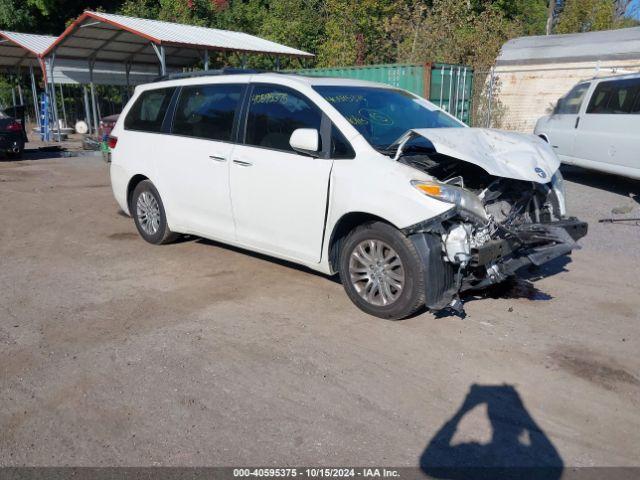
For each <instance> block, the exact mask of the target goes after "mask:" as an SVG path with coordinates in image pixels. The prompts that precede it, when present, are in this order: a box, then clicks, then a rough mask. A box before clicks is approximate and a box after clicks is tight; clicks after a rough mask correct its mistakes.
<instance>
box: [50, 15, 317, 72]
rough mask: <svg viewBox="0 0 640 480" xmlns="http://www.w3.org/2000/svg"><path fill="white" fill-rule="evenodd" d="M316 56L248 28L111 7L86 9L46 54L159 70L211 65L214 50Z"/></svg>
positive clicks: (277, 55)
mask: <svg viewBox="0 0 640 480" xmlns="http://www.w3.org/2000/svg"><path fill="white" fill-rule="evenodd" d="M214 50H215V51H227V52H238V53H242V54H262V55H272V56H275V57H276V58H278V57H283V56H286V57H298V58H304V57H312V56H313V55H312V54H310V53H307V52H303V51H302V50H297V49H295V48H291V47H287V46H285V45H280V44H279V43H275V42H272V41H269V40H265V39H263V38H259V37H256V36H253V35H249V34H246V33H242V32H232V31H229V30H218V29H215V28H206V27H199V26H194V25H183V24H179V23H171V22H162V21H159V20H149V19H144V18H133V17H126V16H123V15H114V14H110V13H101V12H90V11H86V12H84V13H83V14H82V15H80V17H78V19H77V20H75V21H74V22H73V23H72V24H71V25H69V27H68V28H67V29H66V30H65V31H64V32H63V33H62V35H60V36H59V37H58V39H57V40H56V41H55V42H54V43H53V44H52V45H51V46H50V47H49V48H48V49H47V51H46V52H45V55H46V56H52V55H55V56H56V57H57V58H76V59H84V60H88V61H89V62H95V61H99V60H103V61H107V62H119V63H123V64H126V65H132V64H147V65H158V69H159V73H160V74H161V75H164V74H166V73H167V69H169V68H173V69H181V68H184V67H189V66H192V65H194V64H196V63H197V62H199V61H202V62H203V64H204V67H205V70H206V69H208V67H209V58H208V57H209V51H214Z"/></svg>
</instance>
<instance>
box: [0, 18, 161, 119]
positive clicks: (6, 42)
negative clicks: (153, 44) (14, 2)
mask: <svg viewBox="0 0 640 480" xmlns="http://www.w3.org/2000/svg"><path fill="white" fill-rule="evenodd" d="M56 38H57V37H53V36H49V35H36V34H31V33H18V32H9V31H3V30H0V70H2V71H4V72H6V73H8V74H12V75H16V76H18V78H19V77H21V75H22V69H23V68H28V69H29V74H30V77H31V92H32V96H33V109H34V113H35V116H36V120H37V122H38V125H39V124H40V118H39V103H38V96H37V84H36V80H35V77H36V75H37V74H38V72H39V74H40V75H41V76H42V77H43V79H44V84H45V85H46V86H47V87H46V88H49V89H51V92H50V94H51V95H52V98H55V85H83V86H84V85H90V84H91V83H92V82H93V83H94V84H97V85H129V84H133V85H136V84H139V83H146V82H149V81H151V80H153V79H154V78H155V77H157V75H158V73H157V68H155V67H154V66H152V65H135V66H134V68H133V69H128V70H127V71H126V72H125V71H124V70H123V68H122V65H121V64H119V63H114V62H95V63H94V65H93V72H90V69H89V66H88V65H87V62H86V60H80V59H61V60H59V61H57V62H56V63H55V66H53V65H52V62H51V59H50V58H49V57H45V55H44V54H45V51H46V50H47V49H48V48H49V47H50V46H51V45H53V43H54V42H55V41H56ZM34 67H37V68H35V69H34ZM52 67H53V68H52ZM17 85H18V96H19V98H20V103H24V98H23V95H22V88H21V84H20V83H19V82H18V84H17ZM85 88H86V87H85ZM12 93H13V92H12ZM60 95H61V96H62V91H60ZM63 101H64V100H63ZM92 101H93V102H95V99H94V98H92ZM15 103H16V102H15V100H14V104H15ZM90 112H91V107H90V104H89V101H88V98H87V95H85V113H86V116H87V120H90V118H91V113H90ZM54 115H55V116H56V117H57V112H54ZM89 125H90V126H91V122H90V121H89ZM96 127H97V124H96V123H95V118H94V125H93V129H95V128H96Z"/></svg>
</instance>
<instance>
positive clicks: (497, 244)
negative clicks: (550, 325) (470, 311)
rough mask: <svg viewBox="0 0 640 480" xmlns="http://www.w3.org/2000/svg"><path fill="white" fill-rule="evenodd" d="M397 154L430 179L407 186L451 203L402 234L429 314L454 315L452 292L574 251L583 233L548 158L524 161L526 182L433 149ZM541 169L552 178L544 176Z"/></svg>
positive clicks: (584, 226)
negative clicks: (420, 269)
mask: <svg viewBox="0 0 640 480" xmlns="http://www.w3.org/2000/svg"><path fill="white" fill-rule="evenodd" d="M457 130H458V131H460V130H461V129H457ZM464 130H467V131H468V130H473V129H464ZM464 130H463V131H464ZM491 134H492V135H493V132H491ZM480 135H483V136H484V135H486V134H485V133H481V134H480ZM492 138H493V139H494V140H495V137H492ZM510 138H513V137H512V136H511V135H510ZM476 146H477V145H476ZM398 151H399V152H400V153H399V154H398V153H397V154H396V159H397V160H398V161H400V162H402V163H404V164H406V165H409V166H411V167H414V168H416V169H418V170H420V171H422V172H425V173H427V174H428V175H429V176H431V177H432V178H433V179H434V180H433V181H415V182H413V183H414V187H416V188H417V189H418V190H420V191H421V192H422V193H424V194H425V195H427V196H430V197H432V198H436V199H438V200H441V201H444V202H448V203H451V204H453V205H454V207H453V208H452V209H450V210H448V211H446V212H445V213H444V214H442V215H440V216H438V217H436V218H433V219H430V220H429V221H426V222H422V223H419V224H416V225H413V226H411V227H408V228H406V229H405V230H404V232H405V234H407V235H408V236H409V238H410V239H411V240H412V241H413V243H414V245H415V246H416V249H417V250H418V252H419V255H420V256H421V260H422V261H423V264H424V265H425V276H426V277H427V278H425V283H426V285H427V300H426V306H427V307H428V308H430V309H432V310H441V309H444V308H453V309H454V310H457V311H459V312H461V311H462V304H461V302H460V300H459V296H458V295H459V293H460V292H462V291H465V290H473V289H479V288H484V287H487V286H489V285H491V284H495V283H499V282H501V281H503V280H505V279H507V278H508V277H509V276H511V275H513V274H515V272H516V271H517V270H518V269H520V268H522V267H524V266H527V265H536V266H539V265H542V264H544V263H547V262H549V261H551V260H553V259H554V258H557V257H560V256H562V255H566V254H568V253H570V252H571V251H572V250H573V249H575V248H579V246H578V244H577V243H576V241H577V240H578V239H580V238H582V237H583V236H585V235H586V233H587V224H586V223H585V222H582V221H579V220H578V219H576V218H574V217H567V216H566V211H565V203H564V187H563V182H562V176H561V174H560V172H559V171H557V166H555V168H554V165H553V163H552V162H551V160H549V161H548V162H547V163H544V162H542V163H540V164H537V163H535V162H532V160H531V158H529V162H530V163H531V164H530V165H528V167H529V168H530V171H531V172H533V173H534V174H535V175H536V176H537V177H538V178H537V179H535V180H533V178H535V177H532V176H531V175H530V174H529V173H526V174H522V175H520V174H518V173H513V174H512V177H516V178H507V177H504V176H498V175H495V174H491V173H489V172H488V171H487V165H482V166H480V163H481V162H473V159H469V158H466V159H464V160H461V159H460V158H455V157H452V156H450V155H447V154H443V153H441V152H440V151H439V150H438V149H437V145H434V146H432V147H431V150H430V151H428V150H427V151H425V149H424V148H421V149H418V150H415V151H413V153H411V151H408V152H402V146H401V147H400V148H399V149H398ZM460 156H463V155H460ZM485 160H486V158H485ZM511 161H512V162H514V164H515V163H516V162H517V158H516V159H512V160H511ZM539 165H542V166H539ZM499 168H500V167H496V169H495V170H497V169H499ZM510 168H511V169H512V170H513V169H514V167H513V165H511V166H510ZM489 170H491V168H489ZM548 172H549V173H550V172H555V173H553V175H550V177H551V178H548V177H547V175H549V173H548ZM501 173H502V172H501Z"/></svg>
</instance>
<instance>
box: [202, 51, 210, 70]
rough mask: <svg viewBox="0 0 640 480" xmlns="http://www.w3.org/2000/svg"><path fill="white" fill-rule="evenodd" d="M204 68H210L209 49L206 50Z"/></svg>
mask: <svg viewBox="0 0 640 480" xmlns="http://www.w3.org/2000/svg"><path fill="white" fill-rule="evenodd" d="M203 63H204V69H205V70H209V50H205V51H204V62H203Z"/></svg>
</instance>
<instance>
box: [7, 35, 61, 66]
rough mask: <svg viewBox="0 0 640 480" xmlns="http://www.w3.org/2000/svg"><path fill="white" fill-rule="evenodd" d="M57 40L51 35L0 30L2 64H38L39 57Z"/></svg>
mask: <svg viewBox="0 0 640 480" xmlns="http://www.w3.org/2000/svg"><path fill="white" fill-rule="evenodd" d="M55 41H56V37H51V36H49V35H34V34H32V33H18V32H7V31H5V30H0V66H2V67H17V66H22V65H26V66H36V65H38V64H39V57H40V56H41V55H42V54H43V53H44V52H45V51H46V50H47V49H48V48H49V47H50V46H51V45H53V43H54V42H55Z"/></svg>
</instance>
